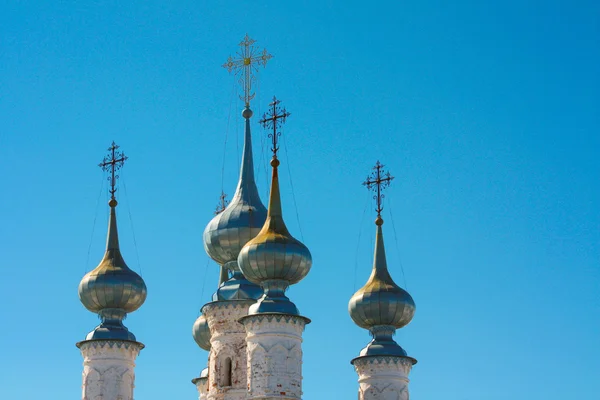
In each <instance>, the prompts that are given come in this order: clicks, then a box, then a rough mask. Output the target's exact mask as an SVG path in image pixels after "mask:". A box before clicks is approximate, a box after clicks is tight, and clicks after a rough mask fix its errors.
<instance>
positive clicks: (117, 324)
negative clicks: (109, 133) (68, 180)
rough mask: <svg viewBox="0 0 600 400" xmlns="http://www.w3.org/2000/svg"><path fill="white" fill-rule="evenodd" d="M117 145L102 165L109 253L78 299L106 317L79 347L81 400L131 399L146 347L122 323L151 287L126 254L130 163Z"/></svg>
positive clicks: (89, 276)
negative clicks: (121, 218)
mask: <svg viewBox="0 0 600 400" xmlns="http://www.w3.org/2000/svg"><path fill="white" fill-rule="evenodd" d="M118 148H119V146H117V145H115V143H114V142H113V144H112V146H111V147H110V148H109V151H110V154H109V156H107V157H105V158H104V161H103V162H102V163H101V164H100V166H101V167H103V169H105V170H108V171H110V177H109V180H110V185H111V189H110V193H111V199H110V201H109V203H108V204H109V206H110V218H109V221H108V237H107V240H106V252H105V253H104V258H103V259H102V261H100V264H99V265H98V266H97V267H96V268H95V269H93V270H92V271H90V272H88V273H87V274H86V275H85V276H84V277H83V279H82V280H81V283H80V284H79V299H80V300H81V302H82V303H83V305H84V306H85V307H86V308H87V309H88V310H90V311H92V312H94V313H97V314H98V315H99V317H100V319H101V323H100V325H98V326H97V327H96V328H95V329H94V330H93V331H91V332H90V333H88V335H87V336H86V338H85V340H83V341H81V342H79V343H77V347H79V349H80V350H81V354H82V356H83V386H82V387H83V390H82V400H96V399H106V400H117V399H118V400H132V399H133V388H134V380H135V373H134V367H135V359H136V357H137V355H138V354H139V352H140V350H142V349H143V348H144V345H143V344H142V343H139V342H138V341H137V340H136V338H135V336H134V335H133V333H131V332H129V330H128V329H127V328H126V327H125V326H124V325H123V320H124V319H125V317H126V316H127V314H128V313H131V312H133V311H135V310H137V309H138V308H140V307H141V305H142V304H143V303H144V301H145V300H146V284H145V283H144V281H143V279H142V278H141V277H140V276H139V275H138V274H136V273H135V272H133V271H132V270H130V269H129V268H128V267H127V264H125V261H124V260H123V257H122V256H121V250H120V248H119V236H118V232H117V216H116V212H115V208H116V207H117V200H116V199H115V192H116V189H115V184H116V179H117V178H118V176H117V175H116V172H117V171H118V170H119V169H120V168H121V166H122V165H123V162H124V161H125V160H126V159H127V157H125V156H124V155H123V154H122V153H120V152H118V151H117V149H118Z"/></svg>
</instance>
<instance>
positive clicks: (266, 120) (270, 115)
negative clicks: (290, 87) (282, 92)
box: [259, 97, 291, 158]
mask: <svg viewBox="0 0 600 400" xmlns="http://www.w3.org/2000/svg"><path fill="white" fill-rule="evenodd" d="M280 103H281V100H277V98H276V97H273V101H272V102H271V103H270V104H269V107H270V108H269V111H268V112H266V113H265V114H264V115H263V117H262V119H261V120H260V121H259V122H260V123H261V124H262V126H263V127H264V128H265V129H273V132H272V133H269V138H271V140H272V141H273V147H272V148H271V151H272V152H273V158H277V150H279V145H278V144H277V138H278V137H279V136H281V132H280V131H279V127H280V126H281V125H283V124H285V120H286V118H287V117H289V116H290V115H291V114H290V113H289V112H287V110H286V109H285V108H281V107H280V106H279V104H280Z"/></svg>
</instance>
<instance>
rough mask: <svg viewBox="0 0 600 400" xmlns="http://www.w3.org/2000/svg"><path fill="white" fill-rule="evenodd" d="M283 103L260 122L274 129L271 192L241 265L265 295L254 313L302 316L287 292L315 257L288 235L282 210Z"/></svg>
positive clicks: (272, 104) (242, 257)
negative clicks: (279, 152)
mask: <svg viewBox="0 0 600 400" xmlns="http://www.w3.org/2000/svg"><path fill="white" fill-rule="evenodd" d="M279 104H280V101H279V100H277V99H276V98H273V102H272V103H271V104H269V106H270V107H271V109H270V110H269V112H268V113H266V114H265V115H264V116H263V119H262V120H261V121H260V122H261V124H263V126H264V127H265V128H271V129H273V132H272V133H269V138H271V140H272V148H271V151H272V152H273V158H272V159H271V166H272V167H273V173H272V179H271V193H270V196H269V210H268V212H267V220H266V221H265V224H264V225H263V227H262V229H261V230H260V232H259V233H258V235H257V236H256V237H255V238H254V239H252V240H251V241H249V242H248V243H247V244H246V246H244V248H243V249H242V251H241V252H240V255H239V257H238V264H239V266H240V268H241V270H242V272H243V273H244V275H245V276H246V278H247V279H248V280H249V281H250V282H254V283H258V284H260V285H261V286H262V287H263V289H264V291H265V294H264V295H263V297H261V299H260V300H259V301H258V302H257V303H256V304H254V305H252V306H251V307H250V312H249V314H250V315H253V314H264V313H267V314H273V313H277V314H288V315H299V311H298V308H297V307H296V306H295V305H294V303H292V302H291V301H290V300H289V299H288V298H287V297H286V296H285V291H286V290H287V288H288V287H289V286H290V285H291V284H294V283H298V282H300V281H301V280H302V279H303V278H304V277H305V276H306V275H307V274H308V272H309V271H310V267H311V265H312V257H311V255H310V252H309V251H308V248H306V246H305V245H304V244H302V243H301V242H300V241H299V240H297V239H295V238H294V237H292V235H291V234H290V233H289V231H288V229H287V227H286V226H285V222H284V221H283V214H282V210H281V197H280V193H279V176H278V170H277V168H278V166H279V160H278V158H277V150H278V149H279V146H278V144H277V139H278V138H279V136H280V135H281V132H280V131H279V128H280V124H282V123H283V122H285V120H286V118H287V117H288V116H289V115H290V114H289V113H288V112H287V111H286V110H285V108H284V109H282V108H280V107H279Z"/></svg>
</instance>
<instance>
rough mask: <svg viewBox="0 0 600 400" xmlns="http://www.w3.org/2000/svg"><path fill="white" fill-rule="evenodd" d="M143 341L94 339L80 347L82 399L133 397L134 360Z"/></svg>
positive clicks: (115, 399)
mask: <svg viewBox="0 0 600 400" xmlns="http://www.w3.org/2000/svg"><path fill="white" fill-rule="evenodd" d="M142 348H143V345H142V344H141V343H136V342H125V341H114V340H106V341H104V340H95V341H88V342H82V343H81V344H80V346H79V349H80V350H81V354H82V356H83V385H82V389H83V390H82V395H81V396H82V397H81V398H82V399H83V400H98V399H101V400H105V399H106V400H108V399H110V400H113V399H114V400H133V388H134V381H135V373H134V368H135V359H136V357H137V355H138V354H139V352H140V350H141V349H142Z"/></svg>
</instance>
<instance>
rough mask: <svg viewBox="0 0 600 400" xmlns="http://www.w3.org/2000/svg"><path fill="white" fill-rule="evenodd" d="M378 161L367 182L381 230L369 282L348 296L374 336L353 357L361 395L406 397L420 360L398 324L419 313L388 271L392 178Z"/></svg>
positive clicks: (375, 399) (367, 399)
mask: <svg viewBox="0 0 600 400" xmlns="http://www.w3.org/2000/svg"><path fill="white" fill-rule="evenodd" d="M382 168H383V165H381V164H380V163H379V161H378V162H377V164H376V165H375V168H373V169H374V172H373V174H372V176H370V177H369V178H368V179H367V180H366V181H365V182H364V185H365V186H367V188H368V189H370V190H373V191H374V192H375V199H376V201H377V219H375V225H377V233H376V236H375V255H374V260H373V270H372V272H371V276H370V277H369V280H368V281H367V284H366V285H365V286H363V287H362V288H361V289H359V290H358V292H356V293H355V294H354V296H352V298H351V299H350V303H349V304H348V311H349V312H350V316H351V317H352V319H353V320H354V322H355V323H356V325H358V326H360V327H361V328H365V329H368V330H369V331H370V333H371V336H372V337H373V340H371V342H370V343H369V344H368V345H367V347H365V348H364V349H362V351H361V352H360V355H359V356H358V357H356V358H355V359H353V360H352V365H354V368H355V369H356V372H357V374H358V382H359V386H360V387H359V390H358V399H359V400H380V399H387V398H393V399H398V400H408V398H409V395H408V382H409V380H408V374H409V373H410V370H411V369H412V366H413V365H414V364H416V362H417V360H415V359H414V358H412V357H409V356H408V355H407V353H406V351H404V349H403V348H402V347H400V346H399V345H398V344H397V343H396V342H395V341H394V339H393V335H394V333H395V332H396V329H399V328H402V327H403V326H405V325H407V324H408V323H409V322H410V321H411V320H412V318H413V315H414V313H415V303H414V301H413V299H412V297H411V296H410V294H408V292H407V291H405V290H404V289H402V288H400V287H399V286H398V285H396V283H394V281H393V280H392V277H391V276H390V274H389V271H388V268H387V261H386V258H385V248H384V246H383V230H382V228H381V227H382V225H383V219H382V218H381V211H382V209H383V207H382V203H381V201H382V198H383V194H382V190H383V189H384V188H385V187H387V186H388V185H389V184H390V181H391V180H392V179H393V177H392V176H390V174H389V173H387V174H384V173H383V169H382Z"/></svg>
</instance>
